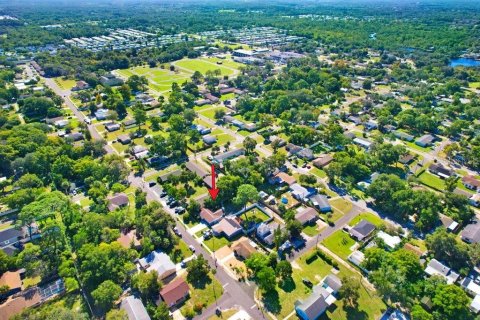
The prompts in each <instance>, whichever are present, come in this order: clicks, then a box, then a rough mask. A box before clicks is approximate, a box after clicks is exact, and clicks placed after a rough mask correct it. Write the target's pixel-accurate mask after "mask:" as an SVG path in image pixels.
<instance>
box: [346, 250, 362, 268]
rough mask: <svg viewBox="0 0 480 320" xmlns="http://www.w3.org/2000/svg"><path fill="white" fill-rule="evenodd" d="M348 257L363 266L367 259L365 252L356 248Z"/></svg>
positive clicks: (358, 265) (352, 261)
mask: <svg viewBox="0 0 480 320" xmlns="http://www.w3.org/2000/svg"><path fill="white" fill-rule="evenodd" d="M347 259H348V261H350V262H351V263H353V264H354V265H356V266H357V267H359V268H362V267H361V265H362V262H363V261H364V260H365V254H364V253H363V252H362V251H358V250H355V251H353V252H352V253H351V254H350V255H349V256H348V257H347Z"/></svg>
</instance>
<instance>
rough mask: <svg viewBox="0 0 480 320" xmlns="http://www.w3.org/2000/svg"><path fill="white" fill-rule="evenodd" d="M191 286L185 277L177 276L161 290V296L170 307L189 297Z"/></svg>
mask: <svg viewBox="0 0 480 320" xmlns="http://www.w3.org/2000/svg"><path fill="white" fill-rule="evenodd" d="M189 292H190V287H189V286H188V284H187V283H186V282H185V280H183V278H180V277H179V278H176V279H175V280H173V281H172V282H170V283H169V284H167V285H166V286H164V287H163V288H162V290H160V296H161V297H162V300H163V301H165V303H166V304H167V306H168V307H169V308H171V307H173V306H175V305H178V304H179V303H181V302H183V301H185V299H187V297H188V295H189Z"/></svg>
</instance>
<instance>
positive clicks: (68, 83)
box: [54, 77, 77, 90]
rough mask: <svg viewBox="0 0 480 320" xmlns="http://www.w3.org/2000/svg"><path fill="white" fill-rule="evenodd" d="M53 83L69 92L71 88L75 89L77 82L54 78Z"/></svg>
mask: <svg viewBox="0 0 480 320" xmlns="http://www.w3.org/2000/svg"><path fill="white" fill-rule="evenodd" d="M54 81H55V83H56V84H58V86H59V87H60V88H62V89H63V90H70V89H72V88H73V87H75V85H76V84H77V82H76V81H75V80H71V79H63V78H62V77H58V78H55V80H54Z"/></svg>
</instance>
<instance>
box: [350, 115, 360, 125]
mask: <svg viewBox="0 0 480 320" xmlns="http://www.w3.org/2000/svg"><path fill="white" fill-rule="evenodd" d="M347 120H348V121H350V122H353V123H354V124H355V125H357V126H358V125H361V124H362V120H361V119H360V118H359V117H356V116H349V117H348V118H347Z"/></svg>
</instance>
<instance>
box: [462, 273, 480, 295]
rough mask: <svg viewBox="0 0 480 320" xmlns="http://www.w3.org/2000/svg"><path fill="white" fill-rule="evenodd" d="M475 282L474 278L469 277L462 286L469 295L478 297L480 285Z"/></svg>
mask: <svg viewBox="0 0 480 320" xmlns="http://www.w3.org/2000/svg"><path fill="white" fill-rule="evenodd" d="M477 282H478V281H475V279H474V277H473V276H468V277H465V278H464V279H463V281H462V282H461V283H460V286H461V287H462V288H463V290H465V291H466V292H467V293H468V294H469V295H471V296H476V295H480V285H479V284H478V283H477Z"/></svg>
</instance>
